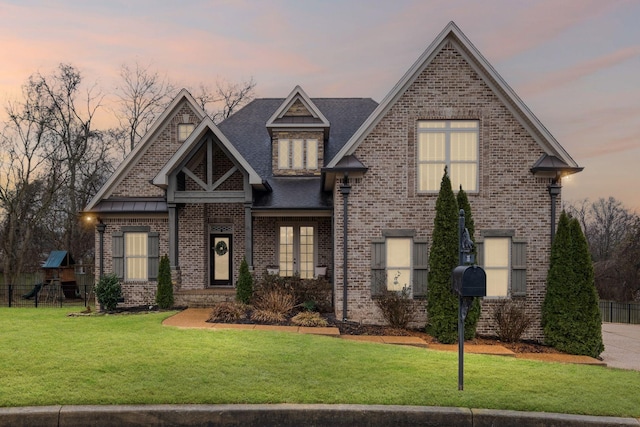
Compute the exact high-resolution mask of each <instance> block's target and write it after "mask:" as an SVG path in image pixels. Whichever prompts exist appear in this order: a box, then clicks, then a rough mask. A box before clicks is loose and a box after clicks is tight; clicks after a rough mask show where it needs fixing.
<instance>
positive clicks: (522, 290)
mask: <svg viewBox="0 0 640 427" xmlns="http://www.w3.org/2000/svg"><path fill="white" fill-rule="evenodd" d="M511 295H512V296H514V297H524V296H527V242H526V241H517V240H513V241H512V242H511Z"/></svg>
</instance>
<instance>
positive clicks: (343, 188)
mask: <svg viewBox="0 0 640 427" xmlns="http://www.w3.org/2000/svg"><path fill="white" fill-rule="evenodd" d="M340 193H341V194H342V216H343V223H342V251H343V252H342V320H343V321H346V320H347V264H348V263H347V237H348V232H347V230H348V218H349V217H348V211H349V210H348V200H349V193H351V184H350V183H349V173H348V172H345V174H344V178H343V180H342V184H341V185H340Z"/></svg>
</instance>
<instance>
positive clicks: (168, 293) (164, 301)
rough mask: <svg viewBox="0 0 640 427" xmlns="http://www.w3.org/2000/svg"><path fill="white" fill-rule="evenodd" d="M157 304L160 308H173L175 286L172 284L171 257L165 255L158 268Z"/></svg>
mask: <svg viewBox="0 0 640 427" xmlns="http://www.w3.org/2000/svg"><path fill="white" fill-rule="evenodd" d="M156 304H158V307H159V308H162V309H167V308H171V307H173V285H172V284H171V265H170V264H169V257H168V256H167V255H163V256H162V258H160V266H159V268H158V292H157V293H156Z"/></svg>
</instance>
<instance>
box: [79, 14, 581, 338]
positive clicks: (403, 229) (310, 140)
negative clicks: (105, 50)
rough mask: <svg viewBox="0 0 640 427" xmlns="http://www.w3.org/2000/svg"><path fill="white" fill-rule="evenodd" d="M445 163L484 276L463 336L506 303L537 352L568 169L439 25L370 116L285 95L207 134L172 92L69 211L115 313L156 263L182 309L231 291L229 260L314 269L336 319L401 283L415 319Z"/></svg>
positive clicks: (512, 99)
mask: <svg viewBox="0 0 640 427" xmlns="http://www.w3.org/2000/svg"><path fill="white" fill-rule="evenodd" d="M445 166H446V167H447V168H448V170H449V171H450V176H451V180H452V184H453V187H454V190H456V189H457V188H459V186H462V187H463V188H464V189H465V191H466V192H467V193H468V196H469V200H470V203H471V207H472V209H473V213H474V220H475V224H476V235H475V238H476V241H477V244H478V247H479V260H478V261H479V264H480V265H482V266H483V267H484V268H485V270H486V272H487V277H488V296H487V297H486V298H484V299H483V302H482V306H483V309H482V315H481V319H480V324H479V332H480V333H483V334H491V333H492V332H493V329H492V321H491V307H492V305H493V303H494V302H495V301H498V300H501V299H504V298H519V299H523V300H524V301H525V302H526V307H527V310H529V311H530V312H531V313H533V314H535V315H537V318H538V320H537V321H536V323H535V324H534V327H532V328H530V329H529V331H528V335H527V336H526V337H525V338H530V339H538V340H541V339H542V330H541V327H540V322H539V317H540V316H539V315H540V310H541V304H542V301H543V299H544V295H545V280H546V273H547V269H548V263H549V253H550V243H551V239H552V235H553V230H554V227H555V208H556V207H557V206H559V203H560V197H559V196H560V188H561V186H560V183H561V178H562V176H565V175H567V174H571V173H576V172H579V171H580V170H582V168H580V167H579V166H578V165H577V164H576V162H575V161H574V160H573V159H572V158H571V157H570V156H569V154H568V153H567V152H566V151H565V150H564V149H563V148H562V147H561V146H560V144H559V143H558V142H557V141H556V140H555V138H554V137H553V136H552V135H551V134H550V133H549V132H548V131H547V130H546V128H545V127H544V126H543V125H542V124H541V123H540V122H539V121H538V119H537V118H536V117H535V116H534V115H533V113H532V112H531V111H530V110H529V109H528V108H527V107H526V106H525V105H524V104H523V102H522V101H521V100H520V98H519V97H518V96H517V95H516V94H515V93H514V92H513V90H512V89H511V88H510V87H509V86H508V85H507V84H506V83H505V82H504V80H503V79H502V78H501V77H500V76H499V75H498V74H497V72H496V71H495V70H494V69H493V67H492V66H491V65H490V64H489V63H488V62H487V61H486V59H485V58H484V57H483V56H482V55H481V54H480V53H479V52H478V51H477V49H476V48H475V47H474V46H473V44H472V43H471V42H470V41H469V40H468V39H467V38H466V36H465V35H464V34H463V33H462V32H461V31H460V29H459V28H458V27H457V26H456V25H455V24H454V23H453V22H452V23H450V24H449V25H447V27H445V29H444V30H443V31H442V32H441V33H440V34H439V35H438V37H437V38H436V39H435V40H434V41H433V42H432V43H431V45H430V46H429V47H428V48H427V49H426V51H425V52H424V53H423V54H422V55H421V56H420V57H419V58H418V60H417V61H416V62H415V63H414V64H413V66H412V67H411V68H410V69H409V70H408V71H407V72H406V74H405V75H404V76H403V77H402V78H401V79H400V81H399V82H398V83H397V84H396V85H395V86H394V87H393V88H392V89H391V91H390V92H389V94H388V95H387V96H386V97H385V99H384V100H382V102H381V103H380V104H377V103H376V102H374V101H373V100H371V99H364V98H310V97H309V96H308V95H307V94H306V93H305V91H304V90H303V89H302V88H301V87H299V86H296V87H295V88H294V89H293V90H292V92H291V93H290V94H289V95H288V96H287V97H286V98H279V99H275V98H263V99H255V100H253V101H252V102H251V103H249V104H248V105H247V106H245V107H244V108H242V109H241V110H239V111H238V112H237V113H235V114H234V115H232V116H231V117H229V118H228V119H226V120H225V121H223V122H222V123H220V124H219V125H215V124H214V123H213V122H212V121H211V119H210V118H209V117H207V115H206V114H205V112H204V111H202V109H201V108H200V107H198V104H197V103H196V102H195V100H194V99H193V98H192V96H191V95H190V94H189V93H188V92H187V91H185V90H183V91H181V92H180V93H179V94H178V96H177V97H176V98H175V99H174V100H173V102H172V103H171V105H169V106H168V108H167V109H166V111H165V112H164V114H163V115H162V116H161V117H159V118H158V120H157V121H156V123H155V125H154V126H153V127H152V128H151V129H150V130H149V132H148V133H147V134H146V135H145V137H144V138H143V139H142V141H140V143H139V144H138V145H137V146H136V147H135V148H134V150H133V151H132V152H131V153H130V155H129V156H128V157H127V158H126V159H125V161H124V162H123V163H122V164H121V165H120V166H119V168H118V169H117V170H116V171H115V173H114V174H113V176H111V178H110V179H109V180H108V181H107V182H106V183H105V185H104V186H103V187H102V188H101V189H100V191H99V192H98V193H97V194H96V196H95V197H94V198H93V199H92V200H91V202H90V203H89V205H88V206H87V207H86V209H85V211H86V212H87V213H92V214H94V215H95V216H97V217H99V220H100V223H99V224H98V226H97V231H96V254H98V256H97V259H96V264H97V267H98V270H99V269H100V266H102V270H103V271H104V272H112V271H113V272H115V273H117V274H118V275H119V276H120V277H121V278H122V284H123V290H124V294H125V301H124V304H125V305H131V306H135V305H142V304H149V303H151V302H153V301H154V296H155V289H156V281H155V279H156V277H155V276H156V275H157V266H158V257H159V256H160V255H162V254H168V255H169V258H170V262H171V267H172V275H173V278H174V280H175V282H176V289H177V290H178V291H177V293H176V295H177V297H178V298H182V299H181V300H180V301H183V302H185V303H186V304H189V305H206V304H208V303H211V301H212V300H214V299H215V298H218V297H220V294H224V293H225V292H227V293H228V294H233V286H234V284H235V282H236V280H237V274H238V268H239V264H240V262H241V260H242V258H243V257H246V259H247V261H248V263H249V265H250V266H251V267H252V268H253V271H254V274H256V275H261V274H263V272H265V271H266V269H267V267H274V268H277V269H278V274H280V275H282V276H289V275H293V274H299V275H300V276H301V277H309V278H311V277H315V276H317V275H318V274H324V275H326V276H327V277H328V278H329V279H330V280H331V282H332V283H333V289H334V309H335V312H336V315H337V316H338V317H346V318H348V319H349V320H353V321H360V322H364V323H381V322H382V319H381V316H380V313H379V312H378V310H377V308H376V306H375V303H374V298H375V295H376V294H378V293H380V292H381V291H382V290H384V289H386V288H388V289H394V288H397V287H398V286H401V285H405V284H406V285H410V287H411V293H412V297H413V298H414V300H415V303H416V305H417V306H418V307H419V308H420V311H419V316H418V319H417V323H418V324H420V325H424V323H425V321H426V312H425V309H424V308H425V306H426V304H425V301H424V298H425V296H426V289H427V286H428V284H427V268H428V254H429V243H430V239H431V230H432V227H433V220H434V214H435V202H436V199H437V195H438V190H439V185H440V180H441V178H442V173H443V170H444V168H445ZM345 242H346V245H345ZM100 254H101V255H102V256H100ZM345 256H346V258H345ZM345 272H346V277H345ZM345 284H346V286H345Z"/></svg>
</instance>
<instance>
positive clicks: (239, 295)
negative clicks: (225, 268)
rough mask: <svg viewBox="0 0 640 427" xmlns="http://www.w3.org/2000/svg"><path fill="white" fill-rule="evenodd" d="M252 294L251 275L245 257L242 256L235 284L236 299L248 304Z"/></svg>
mask: <svg viewBox="0 0 640 427" xmlns="http://www.w3.org/2000/svg"><path fill="white" fill-rule="evenodd" d="M252 296H253V276H252V275H251V272H250V271H249V265H248V264H247V259H246V258H244V257H243V258H242V262H241V263H240V271H239V273H238V284H237V286H236V300H238V301H240V302H242V303H244V304H249V302H250V301H251V297H252Z"/></svg>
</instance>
